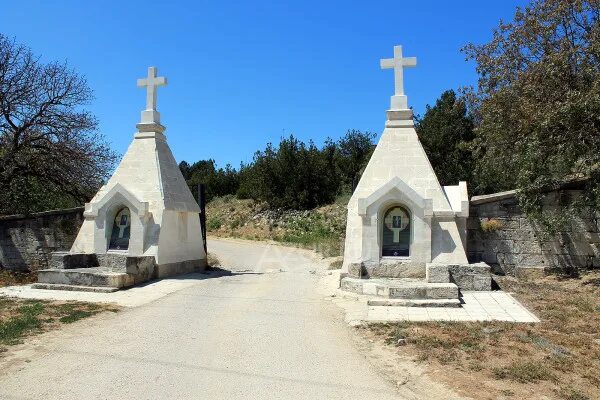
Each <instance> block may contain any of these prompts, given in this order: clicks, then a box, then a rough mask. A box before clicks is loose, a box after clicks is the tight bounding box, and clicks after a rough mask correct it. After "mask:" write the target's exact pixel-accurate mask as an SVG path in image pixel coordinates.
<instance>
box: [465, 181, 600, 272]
mask: <svg viewBox="0 0 600 400" xmlns="http://www.w3.org/2000/svg"><path fill="white" fill-rule="evenodd" d="M579 193H580V192H579V191H578V190H574V189H570V190H561V191H556V192H551V193H548V194H547V196H546V200H545V201H546V206H547V207H553V206H556V205H557V204H559V202H560V203H564V202H565V201H572V199H573V197H575V196H577V195H579ZM469 215H470V216H469V219H468V220H467V254H468V257H469V261H470V262H480V261H484V262H486V263H488V264H490V265H491V266H492V268H493V271H494V272H496V273H503V274H508V275H517V276H524V275H529V274H534V275H541V274H543V273H544V272H546V271H547V270H548V269H553V268H562V269H565V268H569V269H571V268H598V267H600V233H599V232H600V229H599V218H600V213H598V212H595V213H589V214H588V215H578V216H576V218H575V219H574V222H573V223H572V224H570V225H569V226H566V227H564V228H563V229H562V230H561V232H559V234H558V235H556V236H555V237H552V238H550V237H547V238H546V237H544V235H542V234H540V232H541V231H540V229H538V228H537V227H536V226H535V224H534V223H532V222H531V221H530V220H528V219H527V217H526V216H525V214H524V213H523V212H522V211H521V209H520V208H519V205H518V203H517V199H516V198H515V193H514V191H510V192H502V193H496V194H492V195H486V196H474V197H473V198H472V199H471V206H470V212H469ZM490 221H495V222H493V223H492V225H495V228H496V229H489V230H488V231H487V232H485V231H484V230H483V229H482V223H483V224H484V225H486V224H487V225H488V227H490Z"/></svg>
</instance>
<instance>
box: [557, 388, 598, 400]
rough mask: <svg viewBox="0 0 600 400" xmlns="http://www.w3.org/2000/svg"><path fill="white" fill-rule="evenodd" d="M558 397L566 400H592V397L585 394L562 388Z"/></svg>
mask: <svg viewBox="0 0 600 400" xmlns="http://www.w3.org/2000/svg"><path fill="white" fill-rule="evenodd" d="M557 394H558V396H560V398H561V399H565V400H590V397H589V396H588V395H586V394H585V393H583V392H581V391H579V390H577V389H573V388H570V387H568V388H561V389H560V390H559V391H558V393H557Z"/></svg>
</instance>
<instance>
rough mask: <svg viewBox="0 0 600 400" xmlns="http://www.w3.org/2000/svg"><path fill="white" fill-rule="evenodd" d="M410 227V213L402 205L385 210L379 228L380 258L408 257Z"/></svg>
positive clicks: (410, 238)
mask: <svg viewBox="0 0 600 400" xmlns="http://www.w3.org/2000/svg"><path fill="white" fill-rule="evenodd" d="M412 225H413V223H412V217H411V213H410V211H409V209H408V208H406V207H404V206H403V205H400V204H394V205H391V206H388V207H387V208H386V209H385V211H384V212H383V215H382V218H381V224H380V226H379V229H380V235H381V236H380V238H381V256H382V257H410V245H411V243H412Z"/></svg>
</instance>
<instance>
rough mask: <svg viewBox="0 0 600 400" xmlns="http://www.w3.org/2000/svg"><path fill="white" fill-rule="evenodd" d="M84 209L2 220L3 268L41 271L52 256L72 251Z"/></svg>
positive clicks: (0, 260) (0, 248)
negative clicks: (60, 252)
mask: <svg viewBox="0 0 600 400" xmlns="http://www.w3.org/2000/svg"><path fill="white" fill-rule="evenodd" d="M83 210H84V208H83V207H79V208H71V209H66V210H55V211H45V212H41V213H35V214H31V215H29V216H23V215H9V216H0V268H5V269H10V270H18V271H25V270H32V271H35V270H38V269H43V268H46V267H47V266H48V261H49V260H50V253H52V252H53V251H61V250H63V251H66V250H70V248H71V245H72V244H73V241H74V240H75V236H77V232H78V230H79V227H80V226H81V224H82V223H83Z"/></svg>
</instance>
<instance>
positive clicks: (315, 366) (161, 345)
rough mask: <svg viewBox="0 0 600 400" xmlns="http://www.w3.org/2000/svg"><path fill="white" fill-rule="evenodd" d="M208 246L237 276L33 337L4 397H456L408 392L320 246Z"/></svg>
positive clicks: (12, 368) (5, 374)
mask: <svg viewBox="0 0 600 400" xmlns="http://www.w3.org/2000/svg"><path fill="white" fill-rule="evenodd" d="M209 246H210V251H211V252H213V253H215V254H217V255H218V257H219V258H220V260H221V261H222V263H223V265H224V266H225V267H227V268H228V269H231V270H232V272H233V273H232V275H231V276H224V277H219V278H214V279H204V280H198V281H197V283H195V284H194V285H192V286H189V287H186V288H184V289H182V290H179V291H177V292H175V293H172V294H169V295H167V296H166V297H163V298H161V299H159V300H157V301H154V302H152V303H150V304H147V305H144V306H141V307H137V308H132V309H128V310H125V311H123V312H120V313H118V314H113V315H108V314H106V315H102V316H100V317H98V318H92V319H90V320H87V321H83V322H81V323H78V324H74V325H73V326H69V327H67V328H66V329H65V330H63V331H60V332H49V333H47V334H44V335H40V336H38V337H36V338H33V339H32V340H31V341H29V342H28V343H27V344H26V345H22V346H20V347H18V348H16V349H15V350H14V351H12V354H9V355H8V356H7V357H5V358H4V360H3V361H0V398H2V399H58V398H60V399H109V398H110V399H132V398H135V399H198V398H202V399H223V398H228V399H250V398H254V399H306V398H310V399H372V398H377V399H397V398H436V397H439V398H448V397H449V396H440V395H441V393H440V391H439V389H435V387H428V385H425V384H424V383H420V386H421V387H420V389H419V390H417V391H414V390H412V389H410V390H406V389H404V390H402V388H401V393H402V395H401V396H400V395H399V394H398V387H397V385H394V384H392V383H391V382H390V381H389V380H388V379H386V378H385V377H382V376H381V375H380V374H379V373H378V372H377V371H376V369H375V368H374V367H372V366H371V364H370V363H369V362H368V360H367V357H366V356H365V354H366V353H364V352H361V351H359V350H357V348H356V346H355V345H354V343H353V342H354V337H353V334H352V332H351V330H349V329H348V327H347V326H346V325H345V324H344V323H343V321H342V318H341V311H340V310H339V309H338V308H337V307H336V306H335V305H333V304H331V303H330V302H327V301H325V300H324V299H323V293H322V292H320V291H319V290H318V287H319V281H320V280H321V278H322V276H323V275H326V274H327V272H326V271H325V270H324V267H323V266H322V265H321V264H320V263H319V262H318V261H317V260H316V259H314V258H313V257H312V254H311V253H310V252H307V251H304V250H296V249H290V248H286V247H281V246H270V245H266V244H264V243H252V242H241V241H230V240H219V241H215V240H211V241H210V242H209ZM371 356H372V355H371ZM371 356H369V357H371ZM402 365H404V366H406V365H410V364H402ZM403 383H406V382H401V383H400V384H401V385H402V384H403ZM427 393H429V394H431V395H425V394H427Z"/></svg>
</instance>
